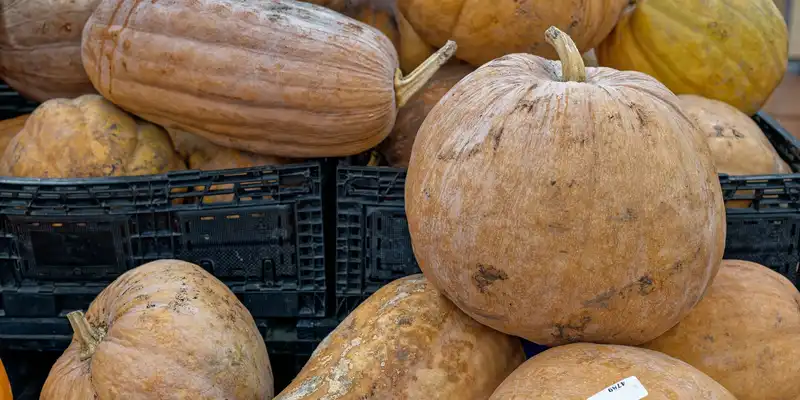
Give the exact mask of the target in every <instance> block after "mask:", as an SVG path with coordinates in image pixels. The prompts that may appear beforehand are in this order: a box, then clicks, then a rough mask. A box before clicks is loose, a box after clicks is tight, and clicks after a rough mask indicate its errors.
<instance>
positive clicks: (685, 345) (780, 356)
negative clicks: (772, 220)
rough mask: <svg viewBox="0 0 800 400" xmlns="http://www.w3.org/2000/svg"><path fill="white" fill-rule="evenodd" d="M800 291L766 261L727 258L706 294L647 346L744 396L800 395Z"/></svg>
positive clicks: (765, 399)
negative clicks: (765, 265) (686, 313)
mask: <svg viewBox="0 0 800 400" xmlns="http://www.w3.org/2000/svg"><path fill="white" fill-rule="evenodd" d="M798 343H800V292H798V291H797V288H796V287H795V286H794V285H793V284H792V283H791V282H789V280H788V279H786V278H785V277H783V276H782V275H780V274H778V273H777V272H775V271H772V270H770V269H769V268H767V267H764V266H762V265H759V264H756V263H752V262H748V261H739V260H725V261H723V262H722V268H720V270H719V274H717V277H716V279H714V283H713V284H712V285H711V287H710V288H709V289H708V292H707V293H706V294H705V296H704V297H703V300H701V301H700V303H699V304H698V305H697V307H695V308H694V309H692V312H690V313H689V315H687V316H686V318H684V319H683V320H681V322H680V323H679V324H678V325H676V326H675V327H674V328H672V329H670V330H669V331H668V332H667V333H665V334H664V335H662V336H661V337H659V338H658V339H656V340H654V341H652V342H650V343H647V344H646V345H645V347H647V348H650V349H653V350H657V351H660V352H662V353H665V354H668V355H671V356H673V357H677V358H679V359H681V360H683V361H686V362H688V363H689V364H692V365H693V366H695V367H696V368H698V369H699V370H701V371H703V372H705V373H706V374H708V375H709V376H711V377H712V378H714V379H716V380H717V382H719V383H721V384H722V385H723V386H725V387H726V388H728V389H729V390H730V391H731V392H732V393H733V394H735V395H736V398H737V399H739V400H786V399H800V380H798V379H797V377H798V376H800V363H798V360H800V346H798Z"/></svg>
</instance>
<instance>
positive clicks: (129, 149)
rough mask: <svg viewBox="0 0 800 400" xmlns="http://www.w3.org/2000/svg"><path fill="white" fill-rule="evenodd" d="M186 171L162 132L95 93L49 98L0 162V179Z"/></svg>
mask: <svg viewBox="0 0 800 400" xmlns="http://www.w3.org/2000/svg"><path fill="white" fill-rule="evenodd" d="M182 169H185V166H184V164H183V162H182V161H181V160H180V158H179V157H178V156H177V154H175V151H174V150H173V148H172V142H171V141H170V139H169V135H167V132H165V131H164V129H163V128H161V127H159V126H156V125H153V124H151V123H148V122H145V121H141V120H136V119H134V118H133V117H131V116H130V115H128V114H126V113H125V112H124V111H122V110H120V109H119V108H117V107H116V106H115V105H114V104H112V103H111V102H109V101H108V100H106V99H104V98H102V97H100V96H98V95H91V94H89V95H83V96H80V97H77V98H75V99H53V100H48V101H46V102H44V103H42V105H40V106H39V107H37V108H36V110H34V112H33V113H32V114H31V116H30V117H29V118H28V120H27V121H26V123H25V126H24V128H23V129H22V130H21V131H20V132H19V133H17V135H16V136H14V137H13V138H12V139H11V141H10V142H9V143H8V147H6V149H5V152H4V153H3V157H2V158H0V176H19V177H29V178H91V177H103V176H128V175H149V174H161V173H165V172H168V171H173V170H182Z"/></svg>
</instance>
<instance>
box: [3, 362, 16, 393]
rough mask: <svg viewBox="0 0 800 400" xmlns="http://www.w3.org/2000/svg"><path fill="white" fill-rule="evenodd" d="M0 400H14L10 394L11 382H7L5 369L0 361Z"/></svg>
mask: <svg viewBox="0 0 800 400" xmlns="http://www.w3.org/2000/svg"><path fill="white" fill-rule="evenodd" d="M0 400H14V396H13V395H12V394H11V382H10V381H9V380H8V374H6V367H5V366H4V365H3V361H2V360H0Z"/></svg>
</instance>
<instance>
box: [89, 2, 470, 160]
mask: <svg viewBox="0 0 800 400" xmlns="http://www.w3.org/2000/svg"><path fill="white" fill-rule="evenodd" d="M176 18H177V19H180V20H189V21H200V22H197V23H192V24H174V23H171V22H169V21H173V20H175V19H176ZM201 22H202V23H201ZM156 31H157V32H158V34H153V33H150V32H156ZM176 40H182V41H187V42H191V43H193V45H192V46H175V41H176ZM115 43H119V44H120V45H119V46H117V45H115ZM276 43H278V45H276ZM454 52H455V43H452V42H451V43H449V44H448V45H447V46H445V47H443V48H442V49H440V51H439V52H437V53H436V54H435V55H434V56H432V57H431V58H430V59H429V60H427V62H426V63H425V64H423V65H421V66H420V67H419V69H417V70H415V72H413V73H411V74H410V75H408V76H407V77H402V76H401V74H400V73H399V70H398V61H397V53H396V51H395V49H394V47H393V45H392V43H391V41H390V40H389V39H387V38H386V36H385V35H383V34H381V33H380V31H378V30H377V29H375V28H372V27H370V26H369V25H366V24H363V23H361V22H358V21H355V20H353V19H351V18H348V17H345V16H343V15H342V14H339V13H336V12H334V11H331V10H329V9H327V8H324V7H320V6H316V5H313V4H309V3H303V2H296V1H292V0H254V1H248V2H239V1H232V0H198V1H192V2H182V1H177V0H166V1H159V2H157V3H154V4H151V3H148V4H145V3H141V2H139V1H137V0H103V1H102V2H101V3H100V5H99V6H98V7H97V9H96V11H95V13H94V14H93V15H92V17H91V18H90V19H89V22H87V27H86V29H85V30H84V40H83V62H84V66H85V67H86V71H87V72H88V74H89V78H90V79H91V80H92V83H94V85H95V87H96V88H97V89H98V91H100V93H101V94H103V96H105V97H106V98H108V99H109V100H111V101H113V102H114V103H116V104H119V105H120V106H121V107H123V108H125V109H126V110H129V111H131V112H133V113H134V114H136V115H139V116H141V117H142V118H144V119H146V120H148V121H153V122H155V123H157V124H159V125H162V126H164V127H166V128H173V129H180V130H184V131H187V132H191V133H194V134H197V135H200V136H202V137H204V138H206V139H208V140H209V141H211V142H213V143H215V144H218V145H221V146H224V147H231V148H235V149H239V150H246V151H251V152H254V153H258V154H267V155H276V156H282V157H324V156H346V155H353V154H358V153H360V152H362V151H364V150H367V149H369V148H371V147H374V146H375V145H377V144H378V143H380V142H381V141H382V140H383V139H384V138H385V137H386V136H387V135H388V134H389V132H390V130H391V129H392V126H393V124H394V120H395V116H396V112H397V111H396V109H397V108H398V107H399V106H402V105H403V104H405V102H406V101H407V100H408V98H409V97H410V96H411V95H413V94H414V93H415V92H416V91H417V90H418V89H419V88H421V87H422V86H423V85H424V84H425V82H427V80H428V79H429V78H430V76H431V75H433V74H434V73H435V72H436V70H438V68H439V66H440V65H441V64H444V63H445V62H446V61H447V60H448V59H449V58H450V56H451V55H452V54H453V53H454ZM112 54H113V56H111V55H112ZM276 70H280V73H276V72H275V71H276ZM112 71H113V73H112Z"/></svg>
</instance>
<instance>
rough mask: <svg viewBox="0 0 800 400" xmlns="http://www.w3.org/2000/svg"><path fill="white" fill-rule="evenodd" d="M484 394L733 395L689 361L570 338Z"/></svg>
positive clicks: (519, 398) (665, 398) (664, 398)
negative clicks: (492, 392)
mask: <svg viewBox="0 0 800 400" xmlns="http://www.w3.org/2000/svg"><path fill="white" fill-rule="evenodd" d="M595 395H596V396H597V397H595ZM489 399H490V400H528V399H554V400H555V399H559V400H586V399H589V400H595V399H597V400H601V399H602V400H612V399H619V400H633V399H637V400H638V399H647V400H677V399H681V400H683V399H687V400H689V399H692V400H735V399H736V397H734V396H733V395H732V394H731V393H730V392H729V391H728V390H727V389H725V388H724V387H723V386H722V385H720V384H719V383H717V382H715V381H714V380H713V379H711V378H710V377H708V376H707V375H706V374H704V373H702V372H700V371H698V370H697V369H695V368H693V367H692V366H691V365H689V364H686V363H685V362H683V361H680V360H677V359H675V358H672V357H669V356H666V355H664V354H661V353H658V352H655V351H650V350H646V349H640V348H636V347H627V346H612V345H598V344H591V343H575V344H570V345H566V346H560V347H555V348H552V349H549V350H547V351H545V352H542V353H539V354H538V355H536V356H535V357H533V358H531V359H529V360H528V361H526V362H525V363H524V364H522V366H521V367H519V368H518V369H517V370H516V371H514V373H513V374H511V376H509V377H508V378H507V379H506V380H505V382H503V384H502V385H500V387H498V388H497V391H495V392H494V394H493V395H492V397H490V398H489Z"/></svg>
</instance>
